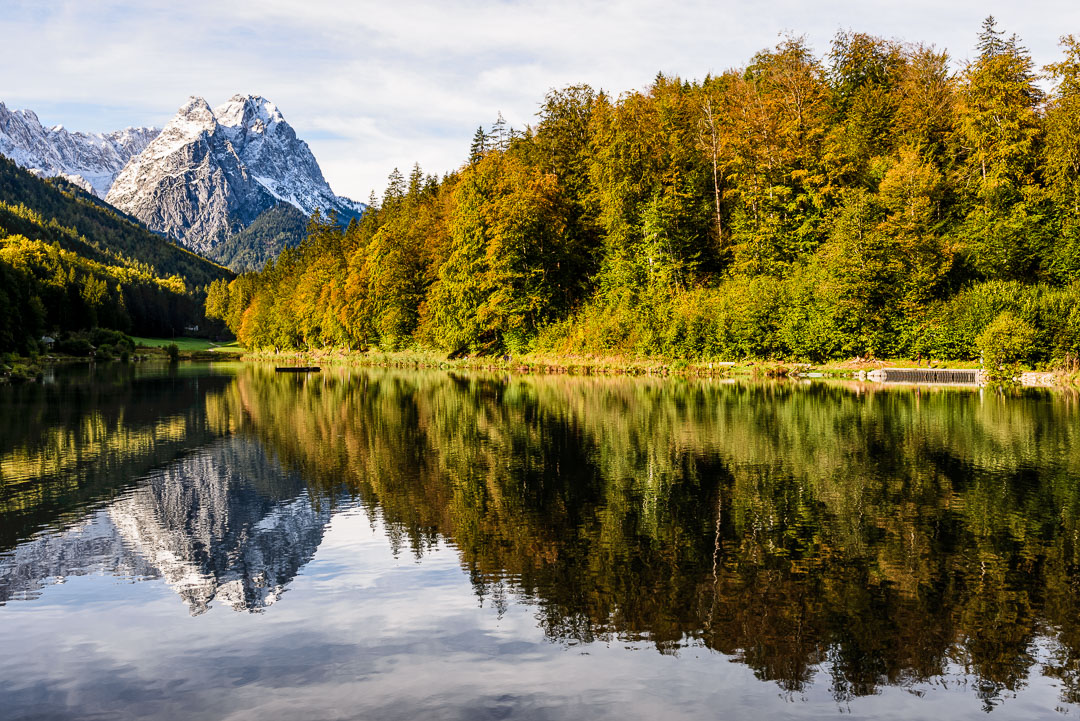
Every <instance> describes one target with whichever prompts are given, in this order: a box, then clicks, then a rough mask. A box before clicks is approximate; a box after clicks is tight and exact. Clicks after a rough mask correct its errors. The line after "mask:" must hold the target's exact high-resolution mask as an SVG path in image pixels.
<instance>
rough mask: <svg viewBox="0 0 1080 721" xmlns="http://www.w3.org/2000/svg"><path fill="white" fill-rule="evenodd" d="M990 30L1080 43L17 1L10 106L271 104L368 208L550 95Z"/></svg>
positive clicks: (724, 15)
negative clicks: (757, 60) (800, 53)
mask: <svg viewBox="0 0 1080 721" xmlns="http://www.w3.org/2000/svg"><path fill="white" fill-rule="evenodd" d="M989 13H992V14H994V15H995V16H996V17H997V18H998V20H999V24H1000V26H1001V27H1002V28H1003V29H1004V30H1006V31H1007V32H1009V33H1013V32H1015V33H1017V34H1018V35H1019V36H1020V38H1021V40H1022V41H1023V42H1024V44H1025V45H1026V46H1027V47H1028V48H1029V49H1030V50H1031V52H1032V56H1033V57H1034V59H1035V61H1036V62H1037V63H1038V64H1039V65H1042V64H1044V63H1046V62H1051V61H1053V60H1055V59H1057V57H1058V55H1059V50H1058V45H1057V41H1058V37H1059V36H1060V35H1062V34H1065V33H1077V34H1080V2H1076V1H1075V0H1073V1H1071V2H1068V1H1060V0H1031V1H1030V2H1025V3H1017V2H1000V1H996V0H989V1H986V0H984V1H982V2H974V1H972V0H933V1H931V0H908V1H906V2H872V1H869V0H865V1H863V2H856V1H851V0H844V1H839V0H834V1H825V2H797V1H796V0H777V1H775V2H761V1H756V2H755V1H753V0H702V1H699V0H694V1H692V2H656V1H654V0H622V1H621V0H609V2H588V1H581V0H579V1H578V2H566V1H564V0H543V1H533V0H506V1H503V2H497V1H492V0H488V1H485V2H481V1H479V0H475V1H469V0H442V1H420V2H409V1H408V0H396V1H394V2H378V3H375V2H353V3H345V2H335V1H332V0H289V1H284V0H250V1H249V0H183V1H179V0H172V1H170V2H156V1H154V0H146V1H144V2H119V1H109V0H102V1H95V0H81V1H77V2H48V3H46V2H40V0H35V1H24V0H0V37H3V38H4V44H5V52H4V70H3V72H0V101H3V102H5V103H6V104H7V106H8V107H9V108H31V109H33V110H35V111H36V112H37V113H38V115H39V116H40V117H41V120H42V122H44V123H46V124H49V125H52V124H57V123H60V124H63V125H65V126H67V127H68V128H70V129H72V130H88V131H97V130H111V129H115V128H118V127H124V126H127V125H158V126H161V125H163V124H164V123H166V122H167V121H168V119H169V118H170V117H171V116H172V114H173V113H174V112H175V111H176V109H177V108H178V107H179V106H180V105H182V104H183V103H184V101H185V100H186V99H187V97H188V96H189V95H201V96H203V97H205V98H206V99H207V101H208V102H209V103H210V104H211V105H217V104H218V103H221V102H222V101H224V100H225V99H227V98H228V97H229V96H231V95H233V94H234V93H238V92H242V93H257V94H261V95H264V96H266V97H268V98H270V99H271V100H273V101H274V102H275V103H276V104H277V105H278V107H279V108H280V109H281V111H282V113H283V114H284V115H285V118H286V119H287V120H288V121H289V122H290V123H291V124H292V125H293V127H294V128H295V129H296V131H297V134H298V135H299V136H300V137H301V138H303V139H305V140H307V141H308V143H309V144H310V145H311V147H312V150H313V151H314V153H315V156H316V158H318V160H319V163H320V165H321V166H322V168H323V172H324V173H325V175H326V177H327V180H329V181H330V184H331V186H333V188H334V190H335V191H336V192H338V193H341V194H345V195H349V196H352V197H355V198H357V199H365V198H366V197H367V195H368V193H369V191H371V190H373V189H374V190H376V191H377V192H381V191H382V188H383V187H384V186H385V178H386V175H387V174H388V173H389V171H390V170H391V169H392V168H393V167H395V166H397V167H401V168H402V169H403V170H404V169H405V168H407V167H410V166H411V165H412V163H413V162H417V161H418V162H420V164H421V165H422V166H423V167H424V169H425V170H427V171H429V172H438V173H442V172H445V171H447V170H451V169H452V168H454V167H456V166H458V165H459V164H460V163H461V162H462V161H463V159H464V158H465V155H466V153H467V149H468V143H469V140H470V138H471V136H472V133H473V131H474V130H475V129H476V126H477V125H478V124H480V123H484V124H485V125H486V124H490V123H491V122H492V121H493V120H494V119H495V117H496V115H497V114H498V113H499V112H500V111H501V112H502V113H503V115H504V116H505V117H506V119H507V120H508V121H509V122H510V123H511V124H513V125H515V126H518V127H520V126H522V125H524V124H525V123H529V122H533V120H534V113H535V112H536V108H537V105H538V103H539V101H540V100H541V99H542V98H543V96H544V94H545V93H546V92H547V90H548V89H549V88H552V87H560V86H563V85H567V84H571V83H579V82H586V83H589V84H591V85H593V86H594V87H597V88H603V89H605V90H607V91H609V92H611V93H614V94H618V93H620V92H623V91H627V90H633V89H636V88H641V87H644V86H645V85H647V84H648V83H649V81H650V80H651V79H652V78H653V77H654V76H655V75H656V73H657V71H663V72H665V73H669V74H677V75H680V76H682V77H687V78H700V77H702V76H704V75H705V74H706V73H708V72H721V71H723V70H725V69H727V68H730V67H737V66H741V65H743V64H745V63H746V61H747V60H748V59H749V58H750V56H751V55H753V53H754V52H756V51H757V50H760V49H762V48H765V47H769V46H772V45H774V44H775V43H776V42H777V40H778V37H779V35H780V33H782V32H785V31H793V32H795V33H797V34H802V35H805V36H806V38H807V40H808V41H809V42H810V44H811V45H812V46H813V47H815V48H816V49H817V50H818V51H819V52H824V51H825V50H826V49H827V47H828V43H829V40H830V39H831V38H832V36H833V35H834V34H835V33H836V32H837V30H840V29H852V30H858V31H864V32H870V33H873V34H875V35H880V36H883V37H888V38H895V39H899V40H904V41H909V42H921V43H926V44H933V45H935V46H937V47H938V48H943V49H947V50H948V51H949V53H950V55H951V56H952V58H953V60H954V64H955V65H956V66H957V67H959V65H960V64H961V63H962V61H963V60H964V59H965V58H967V57H969V56H970V55H971V54H972V48H973V46H974V42H975V36H976V34H977V33H978V30H979V25H980V23H981V21H982V18H983V17H985V16H986V15H987V14H989Z"/></svg>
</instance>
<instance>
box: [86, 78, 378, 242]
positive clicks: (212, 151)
mask: <svg viewBox="0 0 1080 721" xmlns="http://www.w3.org/2000/svg"><path fill="white" fill-rule="evenodd" d="M107 200H108V201H109V202H110V203H112V204H113V205H115V206H116V207H118V208H120V209H121V210H123V211H125V212H127V213H130V214H132V215H134V216H136V217H137V218H139V219H140V220H141V221H143V222H144V223H146V225H147V227H149V228H150V229H151V230H156V231H159V232H163V233H167V234H169V235H171V236H173V237H175V238H177V239H178V240H179V241H180V242H181V243H183V244H184V245H187V246H189V247H191V248H193V249H195V250H197V251H200V252H202V253H205V254H208V255H210V256H211V257H214V256H215V252H214V251H215V248H217V247H218V246H219V245H220V244H221V243H222V242H224V241H225V239H226V238H228V237H229V236H230V235H231V234H233V233H236V232H238V231H239V230H241V229H243V228H245V227H247V226H248V225H250V224H251V223H252V222H253V221H254V220H255V218H257V217H258V216H259V215H260V214H262V213H263V212H265V211H266V210H268V209H270V208H272V207H273V206H274V205H277V204H278V203H282V202H284V203H289V204H290V205H293V206H295V207H296V208H298V209H299V210H300V211H301V212H303V213H304V214H305V215H310V214H311V213H313V212H315V210H320V211H322V212H324V213H328V212H330V211H334V212H336V213H338V214H339V215H340V216H342V217H344V218H348V217H351V216H355V215H357V214H358V212H360V211H362V209H363V208H362V206H359V207H358V204H356V203H354V202H353V201H351V200H349V199H347V198H340V197H338V196H337V195H335V194H334V192H333V191H332V190H331V189H330V186H329V185H328V184H327V182H326V179H325V178H324V177H323V174H322V170H321V169H320V168H319V164H318V162H317V161H316V160H315V156H314V155H313V154H312V152H311V149H310V148H309V147H308V145H307V143H305V142H304V141H303V140H300V139H299V138H297V137H296V132H295V131H294V130H293V129H292V127H291V126H290V125H289V124H288V123H287V122H286V121H285V118H284V116H283V115H282V114H281V111H280V110H278V108H277V106H276V105H274V103H272V102H271V101H269V100H268V99H266V98H264V97H262V96H260V95H242V94H238V95H234V96H233V97H231V98H230V99H229V100H227V101H226V102H224V103H222V104H221V105H219V106H217V107H216V108H213V109H211V107H210V105H209V104H208V103H207V102H206V100H204V99H203V98H200V97H191V98H189V99H188V101H187V102H186V103H185V104H184V105H183V106H182V107H181V108H180V109H179V111H177V114H176V115H175V116H174V117H173V118H172V120H170V121H169V123H168V124H167V125H166V126H165V129H164V130H163V131H162V132H161V134H160V135H159V136H158V137H157V138H155V140H154V142H152V143H150V145H149V146H147V148H146V150H145V151H144V152H143V153H141V154H140V155H139V156H138V157H136V158H133V159H132V161H131V162H130V163H128V165H127V166H126V167H125V168H124V169H123V171H122V172H121V173H120V175H119V176H117V178H116V182H115V183H114V184H113V187H112V189H111V190H110V191H109V194H108V197H107Z"/></svg>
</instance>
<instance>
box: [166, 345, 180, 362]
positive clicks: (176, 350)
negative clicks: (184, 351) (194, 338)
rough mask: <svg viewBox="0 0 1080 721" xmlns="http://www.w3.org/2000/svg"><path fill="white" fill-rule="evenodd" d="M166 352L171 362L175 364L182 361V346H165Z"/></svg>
mask: <svg viewBox="0 0 1080 721" xmlns="http://www.w3.org/2000/svg"><path fill="white" fill-rule="evenodd" d="M165 352H166V353H168V354H169V362H171V363H175V362H176V361H178V360H180V346H178V345H176V344H175V343H170V344H169V345H167V346H165Z"/></svg>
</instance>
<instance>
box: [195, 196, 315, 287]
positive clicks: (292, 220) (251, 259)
mask: <svg viewBox="0 0 1080 721" xmlns="http://www.w3.org/2000/svg"><path fill="white" fill-rule="evenodd" d="M307 223H308V218H307V216H306V215H304V214H303V213H302V212H300V211H299V210H298V209H297V208H296V207H295V206H293V205H290V204H289V203H278V204H277V205H275V206H274V207H273V208H270V210H267V211H265V212H264V213H263V214H262V215H260V216H259V217H258V218H256V219H255V220H254V222H252V224H251V225H249V226H248V227H246V228H244V229H243V230H241V231H240V232H239V233H233V234H232V235H230V236H229V237H228V238H226V239H225V240H224V241H223V242H222V243H221V245H219V246H217V247H216V248H214V250H213V256H214V258H215V259H216V260H217V261H218V262H220V263H221V264H222V265H224V266H227V267H229V268H232V269H233V270H236V271H248V270H262V268H263V266H264V265H266V261H268V260H271V259H273V258H276V257H278V255H280V254H281V251H283V250H285V249H286V248H295V247H296V246H297V245H299V244H300V241H301V240H303V239H304V235H305V233H306V232H307Z"/></svg>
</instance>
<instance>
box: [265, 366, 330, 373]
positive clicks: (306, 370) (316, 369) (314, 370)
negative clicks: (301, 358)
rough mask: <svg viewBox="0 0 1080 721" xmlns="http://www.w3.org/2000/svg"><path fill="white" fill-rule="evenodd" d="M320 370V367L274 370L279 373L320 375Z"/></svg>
mask: <svg viewBox="0 0 1080 721" xmlns="http://www.w3.org/2000/svg"><path fill="white" fill-rule="evenodd" d="M320 370H321V368H319V366H277V367H276V368H274V371H276V372H277V373H318V372H319V371H320Z"/></svg>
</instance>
